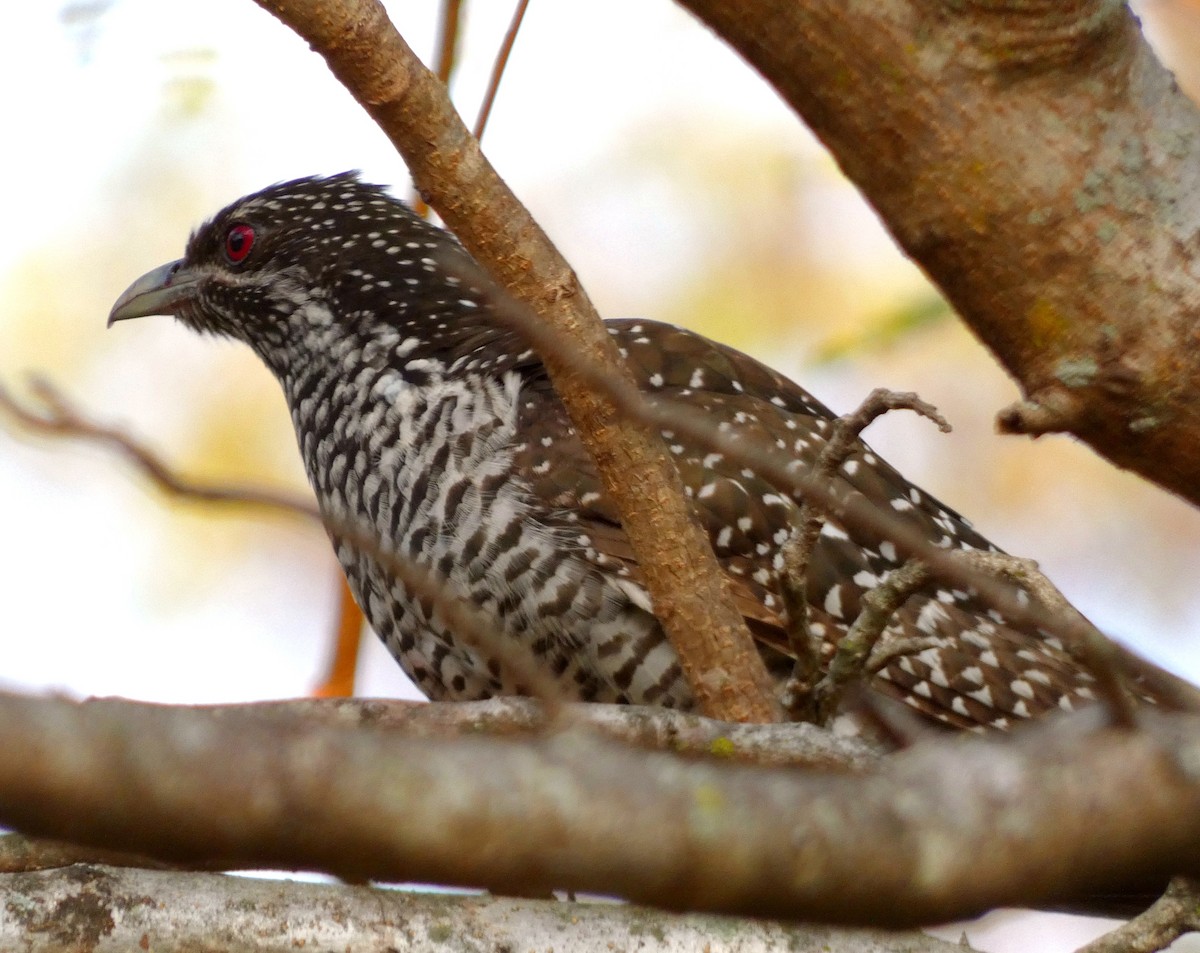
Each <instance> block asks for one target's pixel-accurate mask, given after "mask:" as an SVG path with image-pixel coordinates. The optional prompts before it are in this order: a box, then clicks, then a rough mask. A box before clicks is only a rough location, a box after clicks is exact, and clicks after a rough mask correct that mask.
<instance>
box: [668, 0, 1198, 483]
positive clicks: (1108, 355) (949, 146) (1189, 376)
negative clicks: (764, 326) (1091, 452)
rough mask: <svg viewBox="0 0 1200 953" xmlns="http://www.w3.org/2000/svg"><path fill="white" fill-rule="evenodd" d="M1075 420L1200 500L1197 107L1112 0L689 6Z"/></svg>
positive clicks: (1047, 414)
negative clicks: (797, 117)
mask: <svg viewBox="0 0 1200 953" xmlns="http://www.w3.org/2000/svg"><path fill="white" fill-rule="evenodd" d="M680 2H681V3H682V5H683V6H685V7H687V8H688V9H690V10H691V11H692V12H694V13H695V14H696V15H697V16H698V17H700V18H701V19H702V20H703V21H704V22H705V23H707V24H708V25H709V26H710V27H711V28H712V29H714V30H715V31H716V32H717V33H718V34H719V35H720V36H721V37H722V38H724V39H725V40H727V41H728V42H729V43H730V44H731V45H732V46H733V47H734V48H736V49H737V50H738V51H739V52H740V53H741V54H742V55H743V56H744V57H745V58H746V59H747V60H748V61H749V62H750V63H751V64H752V65H753V66H755V67H756V68H757V69H758V70H759V71H760V72H761V73H762V74H763V75H764V76H765V77H766V78H767V79H768V80H769V81H770V82H771V83H772V84H773V85H774V86H775V88H776V89H777V90H778V91H779V92H780V94H781V95H782V96H783V98H784V99H785V100H786V101H787V102H788V103H789V104H791V106H792V107H793V108H794V109H795V110H796V111H797V112H798V113H799V114H800V116H802V117H803V119H804V120H805V121H806V122H807V123H808V125H809V126H810V127H811V128H812V129H813V131H814V132H815V133H816V134H817V135H818V136H819V137H820V138H821V140H822V141H823V142H824V143H825V145H826V146H828V147H829V149H830V151H831V152H832V153H833V155H834V156H835V157H836V158H837V160H838V162H839V163H840V164H841V166H842V169H843V170H844V171H845V172H846V174H847V175H848V176H849V177H850V179H851V180H853V182H854V183H855V184H856V185H857V186H858V187H859V189H861V190H862V192H863V194H864V195H865V196H866V197H867V199H868V200H869V201H870V202H871V203H872V204H873V205H874V206H875V208H876V209H877V210H878V211H879V213H880V215H881V216H882V218H883V220H884V222H885V223H886V224H887V226H888V227H889V228H890V229H891V231H892V233H893V235H895V237H896V239H897V241H898V242H899V243H900V245H901V247H903V248H904V249H905V250H906V251H907V252H908V253H909V254H910V255H911V256H912V257H913V258H914V259H915V260H916V261H917V262H918V263H919V264H920V265H921V266H922V267H923V268H924V269H925V270H926V271H927V272H928V273H929V275H930V276H931V277H932V278H933V280H934V281H935V282H936V283H937V284H938V286H939V287H940V288H941V289H942V291H943V292H944V293H945V294H946V297H947V298H948V299H949V300H950V302H951V303H952V304H953V305H954V306H955V308H957V310H958V311H959V313H960V314H961V315H962V317H963V319H964V320H965V321H966V322H967V323H968V325H970V327H971V328H972V329H973V330H974V331H975V333H976V334H978V335H979V337H980V338H981V339H982V340H983V341H984V343H985V344H987V346H988V347H989V348H990V349H991V350H992V352H993V353H994V354H995V355H996V356H997V358H998V359H999V360H1000V362H1001V363H1002V364H1003V365H1004V366H1005V367H1006V368H1007V369H1008V371H1009V372H1010V373H1011V374H1012V375H1013V376H1014V377H1015V378H1017V380H1018V381H1019V382H1020V383H1021V386H1022V389H1023V391H1024V393H1025V397H1026V399H1025V401H1023V402H1021V403H1018V404H1016V405H1014V406H1013V407H1011V408H1008V409H1007V410H1006V411H1004V412H1002V414H1001V417H1000V424H1001V426H1002V427H1004V428H1006V429H1009V430H1012V431H1019V432H1027V433H1033V434H1037V433H1041V432H1046V431H1052V430H1066V431H1069V432H1071V433H1074V434H1075V435H1077V436H1079V437H1080V438H1081V439H1083V440H1085V441H1087V442H1088V443H1089V444H1091V445H1092V446H1093V447H1094V448H1095V449H1096V450H1097V451H1099V452H1100V453H1101V454H1103V455H1104V456H1106V457H1107V458H1108V459H1110V460H1111V461H1113V462H1114V463H1116V464H1118V465H1120V466H1122V467H1128V468H1130V469H1133V470H1135V471H1137V472H1138V473H1141V474H1143V475H1144V476H1146V477H1147V478H1149V479H1151V480H1154V481H1156V482H1157V483H1159V484H1161V485H1162V486H1164V487H1167V488H1168V489H1170V490H1172V491H1174V492H1175V493H1178V494H1180V495H1181V496H1184V497H1185V498H1187V499H1189V500H1192V501H1193V502H1200V333H1198V331H1197V327H1196V319H1195V315H1196V313H1197V309H1198V306H1200V284H1198V283H1197V280H1196V279H1197V276H1198V275H1200V261H1198V260H1197V253H1196V249H1197V233H1198V230H1200V113H1198V112H1197V109H1196V107H1195V106H1194V105H1193V104H1192V103H1191V102H1190V101H1189V100H1188V99H1187V98H1186V97H1185V96H1184V95H1183V94H1182V93H1181V92H1180V91H1179V89H1178V88H1177V86H1176V85H1175V82H1174V80H1173V78H1172V76H1171V75H1170V73H1169V72H1167V70H1166V69H1165V68H1164V67H1163V66H1162V65H1161V64H1160V63H1159V62H1158V61H1157V59H1156V58H1155V56H1154V54H1153V53H1152V52H1151V50H1150V48H1149V46H1148V45H1147V43H1146V41H1145V39H1144V38H1143V37H1142V35H1141V32H1140V30H1139V28H1138V24H1137V21H1136V20H1135V18H1134V17H1133V15H1132V14H1131V13H1130V11H1129V10H1128V8H1127V7H1126V6H1125V5H1124V4H1123V3H1118V2H1114V0H1063V2H1057V3H1046V2H1044V0H973V2H966V3H964V2H961V0H854V2H846V0H806V2H804V3H796V2H793V0H766V2H763V3H759V4H756V5H755V12H754V16H747V15H746V7H745V5H744V4H743V3H740V2H738V0H680Z"/></svg>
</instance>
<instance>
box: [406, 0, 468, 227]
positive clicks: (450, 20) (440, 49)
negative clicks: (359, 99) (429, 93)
mask: <svg viewBox="0 0 1200 953" xmlns="http://www.w3.org/2000/svg"><path fill="white" fill-rule="evenodd" d="M464 2H465V0H442V16H441V19H440V20H439V21H438V39H437V55H436V56H435V57H434V61H433V75H434V76H436V77H437V78H438V79H439V80H440V81H441V83H442V85H443V86H445V87H446V89H447V92H448V91H449V89H450V80H451V79H452V78H453V76H454V69H455V67H457V66H458V40H459V37H460V36H461V30H460V26H461V23H462V7H463V3H464ZM476 138H478V137H476ZM412 208H413V211H414V212H416V213H417V214H418V215H420V216H421V218H428V217H429V203H428V202H426V201H425V199H424V197H423V196H422V195H421V193H420V192H419V191H418V192H415V193H414V194H413V198H412Z"/></svg>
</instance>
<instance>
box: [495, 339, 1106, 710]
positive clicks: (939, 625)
mask: <svg viewBox="0 0 1200 953" xmlns="http://www.w3.org/2000/svg"><path fill="white" fill-rule="evenodd" d="M609 330H610V333H612V334H613V336H614V338H615V339H616V342H617V344H618V346H619V347H620V348H621V350H622V352H623V354H624V356H625V358H626V361H627V364H628V365H629V366H630V368H631V370H632V371H633V373H634V375H635V377H636V378H637V380H638V383H639V384H640V385H641V386H642V388H643V390H644V392H645V393H646V396H647V397H648V398H649V399H650V400H651V401H653V402H654V403H656V404H658V405H660V406H667V407H669V406H671V405H672V404H674V403H680V404H683V405H685V406H686V407H688V408H689V409H690V410H691V411H692V412H696V411H699V412H701V413H702V414H703V415H705V416H707V417H708V418H709V419H711V421H712V424H713V426H714V428H720V429H722V430H724V431H726V432H729V433H734V434H736V435H738V436H740V437H742V438H744V439H745V440H746V441H747V442H751V441H758V442H762V443H763V444H765V445H766V446H773V447H776V448H778V449H780V450H784V451H786V452H788V453H789V454H790V455H791V456H792V457H793V458H794V459H796V460H800V461H802V462H803V463H804V465H805V468H806V469H807V468H810V467H812V466H813V465H814V464H815V462H816V459H817V457H818V455H819V454H820V452H821V449H822V448H823V447H824V446H825V444H826V442H827V440H828V437H829V435H830V431H831V427H832V421H833V419H834V415H833V414H832V413H831V412H830V411H829V410H828V408H826V407H825V406H824V405H823V404H821V403H820V402H819V401H817V400H816V399H815V398H814V397H812V395H810V394H809V393H808V392H807V391H805V390H804V389H803V388H801V387H800V386H798V385H797V384H795V383H794V382H792V381H790V380H788V379H787V378H786V377H784V376H783V375H781V374H778V373H776V372H775V371H772V370H771V369H769V368H767V367H766V366H765V365H763V364H761V363H759V362H758V361H756V360H754V359H753V358H750V357H748V356H747V355H744V354H741V353H739V352H737V351H735V350H733V349H732V348H727V347H724V346H722V345H719V344H716V343H715V342H712V341H709V340H708V339H706V338H703V337H701V336H699V335H696V334H693V333H691V332H687V331H684V330H682V329H679V328H675V327H672V326H670V325H663V324H658V323H656V322H650V321H616V322H610V323H609ZM522 399H523V406H522V410H521V420H520V421H519V424H518V432H519V433H521V434H522V435H523V439H524V440H525V442H524V443H523V444H522V445H521V447H520V449H519V454H520V456H521V459H520V460H519V461H518V466H520V468H521V472H524V473H527V474H531V475H532V476H531V479H532V483H533V489H534V492H535V494H536V495H537V496H538V497H539V498H541V499H543V500H545V501H547V502H548V503H550V504H551V505H552V506H554V507H556V508H558V510H559V511H560V512H561V513H562V514H563V519H564V520H566V521H569V523H570V525H571V526H573V527H576V528H577V529H578V531H579V533H580V536H581V538H582V537H586V538H587V541H588V542H587V544H586V552H587V555H588V558H590V559H592V560H593V561H595V562H596V563H597V564H599V565H604V566H607V567H610V568H616V569H617V570H618V571H620V572H621V573H622V574H623V575H625V576H627V577H628V578H629V579H630V580H631V581H633V582H639V573H638V568H637V563H636V559H635V557H634V554H633V551H632V548H631V546H630V544H629V540H628V538H627V537H626V535H625V533H624V531H623V529H622V528H621V524H620V518H619V516H618V514H617V512H616V509H615V507H614V505H613V503H612V500H611V498H610V497H609V496H608V494H607V493H606V492H605V491H604V489H603V487H602V485H601V482H600V478H599V476H598V474H597V472H596V470H595V467H594V465H593V463H592V461H591V459H590V458H589V457H588V455H587V453H586V452H585V451H584V449H583V447H582V446H581V445H580V443H579V440H578V438H577V437H576V435H575V433H574V430H573V429H572V428H571V426H570V424H569V422H568V420H567V418H566V415H565V411H564V410H563V408H562V405H561V403H560V402H559V401H558V399H557V397H555V395H554V394H553V392H552V391H551V389H550V387H549V384H548V383H546V382H545V381H544V379H539V380H537V381H534V382H532V383H531V386H530V387H529V388H527V389H526V390H525V391H524V392H523V397H522ZM663 438H664V441H665V443H666V445H667V447H668V449H669V451H670V453H671V456H672V459H673V460H674V461H675V464H676V466H677V467H678V469H679V472H680V475H681V477H682V479H683V483H684V486H685V488H686V490H687V493H688V496H689V498H690V499H691V502H692V505H693V508H694V511H695V513H696V515H697V517H698V518H699V520H700V522H701V524H702V525H703V526H704V528H705V530H706V531H707V533H708V535H709V539H710V541H711V542H712V544H713V549H714V551H715V553H716V555H717V558H718V560H719V561H720V564H721V566H722V568H723V569H724V570H725V572H726V575H727V577H728V580H729V583H730V586H731V589H732V592H733V597H734V600H735V602H736V604H737V606H738V608H739V609H740V611H741V612H742V613H743V615H744V616H745V617H746V619H747V620H748V621H749V622H750V624H751V629H752V631H753V632H754V634H755V636H756V638H758V639H759V641H760V642H761V643H762V644H763V645H765V646H768V647H769V648H770V649H772V650H774V651H775V652H777V653H780V654H781V655H782V656H785V657H786V656H788V655H791V654H792V652H791V648H790V643H789V638H788V632H787V622H786V619H785V613H784V609H783V604H782V599H781V596H780V582H779V571H780V569H781V568H782V562H781V558H780V556H779V553H780V548H781V547H782V545H783V543H784V542H785V541H786V539H787V538H788V536H789V535H790V534H791V533H792V531H793V530H794V529H795V527H796V525H797V522H798V515H799V507H800V500H799V498H798V497H797V496H795V495H793V494H791V493H788V492H783V491H780V490H779V489H778V488H777V487H775V486H774V485H772V484H771V483H769V482H768V481H766V480H765V479H764V478H762V477H760V476H759V475H758V474H757V473H756V472H755V471H754V469H753V467H752V465H747V464H746V463H745V462H743V461H741V460H736V459H733V458H731V457H728V456H726V455H723V454H720V453H714V452H713V451H712V450H711V449H709V448H705V447H701V446H697V445H695V444H693V443H692V442H690V441H688V440H685V439H683V438H681V437H679V436H678V435H677V434H675V433H674V432H673V431H671V430H669V429H666V430H664V431H663ZM833 489H834V491H835V492H836V493H837V494H839V495H840V496H843V497H852V496H855V495H861V496H863V497H865V498H867V499H868V500H870V501H871V502H873V503H874V504H875V505H877V506H882V507H886V508H888V509H890V510H891V512H892V513H893V514H894V515H895V516H896V517H898V518H899V519H901V520H903V521H904V522H906V523H908V524H909V525H910V526H913V527H915V528H916V529H918V530H919V531H920V532H921V533H922V534H923V535H924V536H925V538H927V539H929V540H930V541H931V542H933V543H934V544H936V545H939V546H942V547H946V548H962V549H979V550H991V549H994V548H995V547H993V546H992V545H991V544H990V543H989V542H988V541H987V540H986V539H985V538H984V537H983V536H981V535H980V534H979V533H978V532H976V531H975V530H974V529H972V528H971V526H970V524H969V523H968V522H967V521H966V520H965V519H963V517H961V516H960V515H959V514H958V513H956V512H954V511H953V510H952V509H950V508H949V507H947V506H945V505H944V504H942V503H941V502H939V501H938V500H937V499H935V498H934V497H932V496H930V495H929V494H927V493H925V492H924V491H922V490H920V489H918V488H917V487H915V486H913V485H912V484H911V483H909V482H908V481H907V480H905V479H904V477H902V476H901V475H900V474H899V473H898V472H897V471H896V470H895V469H894V468H893V467H891V466H890V465H888V464H887V463H886V462H885V461H883V460H882V459H881V458H880V457H878V456H877V455H876V454H875V453H874V452H873V451H872V450H871V449H870V447H869V446H868V445H867V444H866V443H864V442H862V441H858V442H857V443H856V445H855V447H854V450H853V451H852V452H851V453H850V454H849V456H848V457H847V458H846V459H845V460H844V461H843V462H842V464H841V466H840V468H839V470H838V474H837V478H836V479H835V480H834V486H833ZM902 563H903V558H902V557H901V556H900V554H898V553H897V551H896V547H895V546H894V545H893V544H892V543H891V542H890V541H889V540H887V539H884V538H881V537H876V536H872V535H870V534H864V533H861V532H856V533H853V534H852V533H850V532H847V531H846V530H845V529H844V528H843V527H841V526H839V525H837V524H836V523H835V522H833V521H829V522H827V523H826V526H825V528H824V530H823V531H822V534H821V537H820V539H819V541H818V544H817V547H816V549H815V551H814V553H813V555H812V558H811V561H810V565H809V567H808V576H807V580H806V581H807V590H808V600H809V604H810V624H811V626H812V630H813V633H814V635H817V636H818V637H821V638H823V640H824V643H825V650H826V651H827V652H831V651H832V650H833V647H834V646H835V645H836V642H837V640H838V639H840V638H841V636H842V635H843V634H844V633H845V631H846V629H847V628H848V626H849V625H850V624H852V623H853V621H854V619H855V618H856V616H857V615H858V612H859V609H860V606H861V600H862V597H863V596H864V595H865V594H866V593H867V592H868V591H869V590H871V589H872V588H874V587H875V586H876V585H878V583H879V582H880V581H881V580H882V579H883V578H884V577H885V576H886V575H887V574H888V573H889V572H890V571H891V570H893V569H896V568H898V567H899V566H900V565H901V564H902ZM884 639H885V645H886V644H888V642H887V640H890V642H891V643H896V644H900V645H902V646H903V651H900V652H898V654H896V655H895V656H894V657H892V658H891V659H890V660H889V661H888V662H887V664H886V665H884V666H883V667H882V668H881V669H880V671H879V676H880V679H879V680H877V681H876V685H877V686H878V687H879V688H880V689H882V690H884V691H886V692H888V693H890V694H894V695H896V696H897V697H900V698H903V699H904V700H905V701H907V702H908V703H909V704H912V705H914V706H915V707H918V708H919V709H921V710H922V711H924V712H925V713H926V714H928V715H930V716H931V717H934V718H936V719H937V720H939V721H943V722H946V723H950V724H954V725H957V726H959V727H973V726H977V725H981V724H982V725H987V724H999V723H1002V722H1006V721H1007V720H1008V719H1010V718H1012V717H1024V716H1027V715H1036V714H1040V713H1043V712H1045V711H1047V710H1052V709H1053V708H1055V707H1058V706H1059V705H1060V704H1061V699H1062V698H1063V696H1064V695H1066V696H1068V697H1082V698H1086V697H1088V696H1089V695H1090V689H1089V688H1088V684H1089V683H1090V681H1091V679H1090V677H1089V676H1087V674H1086V673H1083V672H1081V671H1080V668H1079V666H1078V665H1077V664H1076V663H1075V662H1074V661H1073V660H1072V659H1071V658H1070V657H1069V656H1068V655H1067V653H1066V652H1065V651H1063V649H1062V647H1061V646H1060V645H1059V644H1058V643H1057V642H1056V641H1055V640H1053V639H1048V638H1046V637H1045V636H1044V635H1043V634H1041V633H1031V632H1025V631H1020V630H1017V629H1014V628H1012V627H1010V626H1008V625H1007V624H1006V623H1005V622H1004V621H1003V619H1001V618H1000V617H999V616H997V615H996V614H995V613H992V612H989V611H988V610H987V608H986V607H985V606H983V605H982V604H980V603H979V601H978V600H977V599H976V597H975V596H974V594H973V593H970V592H960V591H957V590H949V589H945V588H943V587H941V586H938V585H932V586H930V587H929V589H928V591H927V592H925V593H922V594H919V595H917V596H914V597H913V598H911V599H909V601H908V602H907V603H906V604H905V606H904V607H903V608H902V609H901V610H900V611H899V612H898V613H897V614H896V616H895V617H894V619H893V621H892V623H891V625H889V627H888V630H887V631H886V633H885V636H884Z"/></svg>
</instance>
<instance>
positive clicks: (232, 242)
mask: <svg viewBox="0 0 1200 953" xmlns="http://www.w3.org/2000/svg"><path fill="white" fill-rule="evenodd" d="M253 247H254V229H253V228H251V227H250V226H249V225H234V226H233V227H232V228H230V229H229V231H228V232H226V233H225V257H226V258H228V259H229V260H230V261H231V262H233V263H234V264H235V265H237V264H240V263H241V262H243V261H245V260H246V256H247V255H249V254H250V249H251V248H253Z"/></svg>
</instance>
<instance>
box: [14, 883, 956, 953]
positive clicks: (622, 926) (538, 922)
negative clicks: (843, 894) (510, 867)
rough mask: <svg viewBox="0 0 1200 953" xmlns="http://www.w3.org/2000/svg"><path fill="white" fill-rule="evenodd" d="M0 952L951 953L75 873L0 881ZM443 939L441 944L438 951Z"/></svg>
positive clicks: (677, 923)
mask: <svg viewBox="0 0 1200 953" xmlns="http://www.w3.org/2000/svg"><path fill="white" fill-rule="evenodd" d="M0 890H2V891H3V893H4V898H5V912H4V913H3V914H0V948H3V949H6V950H16V949H20V950H23V951H25V953H61V951H63V950H89V951H93V953H129V951H131V950H139V949H141V950H146V949H149V950H154V951H155V953H196V951H199V950H220V951H221V953H295V951H296V950H346V949H353V950H354V951H356V953H432V951H437V950H447V949H464V950H467V949H471V950H474V949H479V950H512V951H532V950H538V951H543V950H550V949H553V950H554V951H556V953H594V951H596V950H607V949H617V950H624V949H637V950H640V951H642V953H673V951H678V950H704V949H708V948H709V947H710V945H711V944H712V941H713V937H714V936H719V937H721V938H722V939H723V940H724V941H725V943H726V944H727V946H724V947H723V948H726V949H730V950H739V951H745V953H772V951H779V953H955V951H960V953H961V949H962V948H961V947H959V946H956V945H954V944H950V943H946V942H944V941H942V940H935V939H934V938H933V937H929V936H925V935H923V934H896V933H884V932H880V931H869V930H854V931H849V930H834V929H828V928H823V927H796V926H788V925H784V924H778V923H770V922H766V921H754V920H742V921H732V920H729V919H727V918H724V917H712V916H700V915H691V916H679V915H672V914H667V913H661V912H659V911H656V910H647V909H644V908H638V907H627V906H616V905H613V904H593V903H566V902H560V901H547V900H540V901H539V900H509V899H504V898H497V897H471V896H467V897H464V896H447V895H444V894H443V895H433V894H422V893H409V892H401V891H395V890H378V889H374V888H370V887H343V886H333V885H322V884H305V883H293V882H279V881H266V880H245V879H242V878H234V877H222V876H219V875H213V874H208V875H200V874H178V873H161V872H154V871H147V870H114V869H112V868H106V867H76V868H71V869H67V870H63V871H47V872H44V873H29V874H16V875H14V874H8V875H3V876H0ZM448 941H449V945H448Z"/></svg>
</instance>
